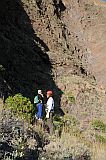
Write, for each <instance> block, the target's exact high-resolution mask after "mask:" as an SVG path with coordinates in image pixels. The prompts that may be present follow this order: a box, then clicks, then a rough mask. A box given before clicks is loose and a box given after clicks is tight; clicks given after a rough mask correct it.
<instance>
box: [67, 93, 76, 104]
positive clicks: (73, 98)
mask: <svg viewBox="0 0 106 160" xmlns="http://www.w3.org/2000/svg"><path fill="white" fill-rule="evenodd" d="M68 100H69V101H70V102H71V103H75V97H74V96H73V95H69V96H68Z"/></svg>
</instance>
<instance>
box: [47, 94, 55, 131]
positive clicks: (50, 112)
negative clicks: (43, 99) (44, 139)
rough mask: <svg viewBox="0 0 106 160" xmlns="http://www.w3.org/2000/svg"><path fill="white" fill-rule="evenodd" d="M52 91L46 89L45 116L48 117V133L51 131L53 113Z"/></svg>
mask: <svg viewBox="0 0 106 160" xmlns="http://www.w3.org/2000/svg"><path fill="white" fill-rule="evenodd" d="M52 96H53V92H52V91H47V98H48V100H47V108H46V109H47V111H46V118H47V119H48V125H49V130H50V134H52V133H53V113H54V99H53V97H52Z"/></svg>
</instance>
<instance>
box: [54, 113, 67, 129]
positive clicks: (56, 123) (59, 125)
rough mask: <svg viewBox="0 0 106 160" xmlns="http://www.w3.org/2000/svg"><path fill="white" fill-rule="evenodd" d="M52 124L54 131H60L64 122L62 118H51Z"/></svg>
mask: <svg viewBox="0 0 106 160" xmlns="http://www.w3.org/2000/svg"><path fill="white" fill-rule="evenodd" d="M53 124H54V127H55V129H61V128H62V127H63V125H64V120H63V118H62V117H59V116H58V115H56V116H54V117H53Z"/></svg>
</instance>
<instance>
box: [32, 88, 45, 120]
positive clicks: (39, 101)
mask: <svg viewBox="0 0 106 160" xmlns="http://www.w3.org/2000/svg"><path fill="white" fill-rule="evenodd" d="M34 104H35V105H36V107H37V114H36V115H35V117H36V119H38V120H41V119H42V110H43V94H42V90H38V94H37V96H35V98H34Z"/></svg>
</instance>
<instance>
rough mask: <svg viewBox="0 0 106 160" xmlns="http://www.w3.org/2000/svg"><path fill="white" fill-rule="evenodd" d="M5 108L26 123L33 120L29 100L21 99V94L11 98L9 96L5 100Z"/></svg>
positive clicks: (32, 108)
mask: <svg viewBox="0 0 106 160" xmlns="http://www.w3.org/2000/svg"><path fill="white" fill-rule="evenodd" d="M6 107H7V108H9V109H11V111H12V113H13V114H14V115H17V116H20V117H21V118H23V119H26V120H28V121H29V120H30V121H31V120H32V119H33V113H34V107H33V105H32V104H31V102H30V100H29V98H26V97H23V96H22V95H21V94H16V95H15V96H13V97H12V96H9V97H8V98H7V99H6Z"/></svg>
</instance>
